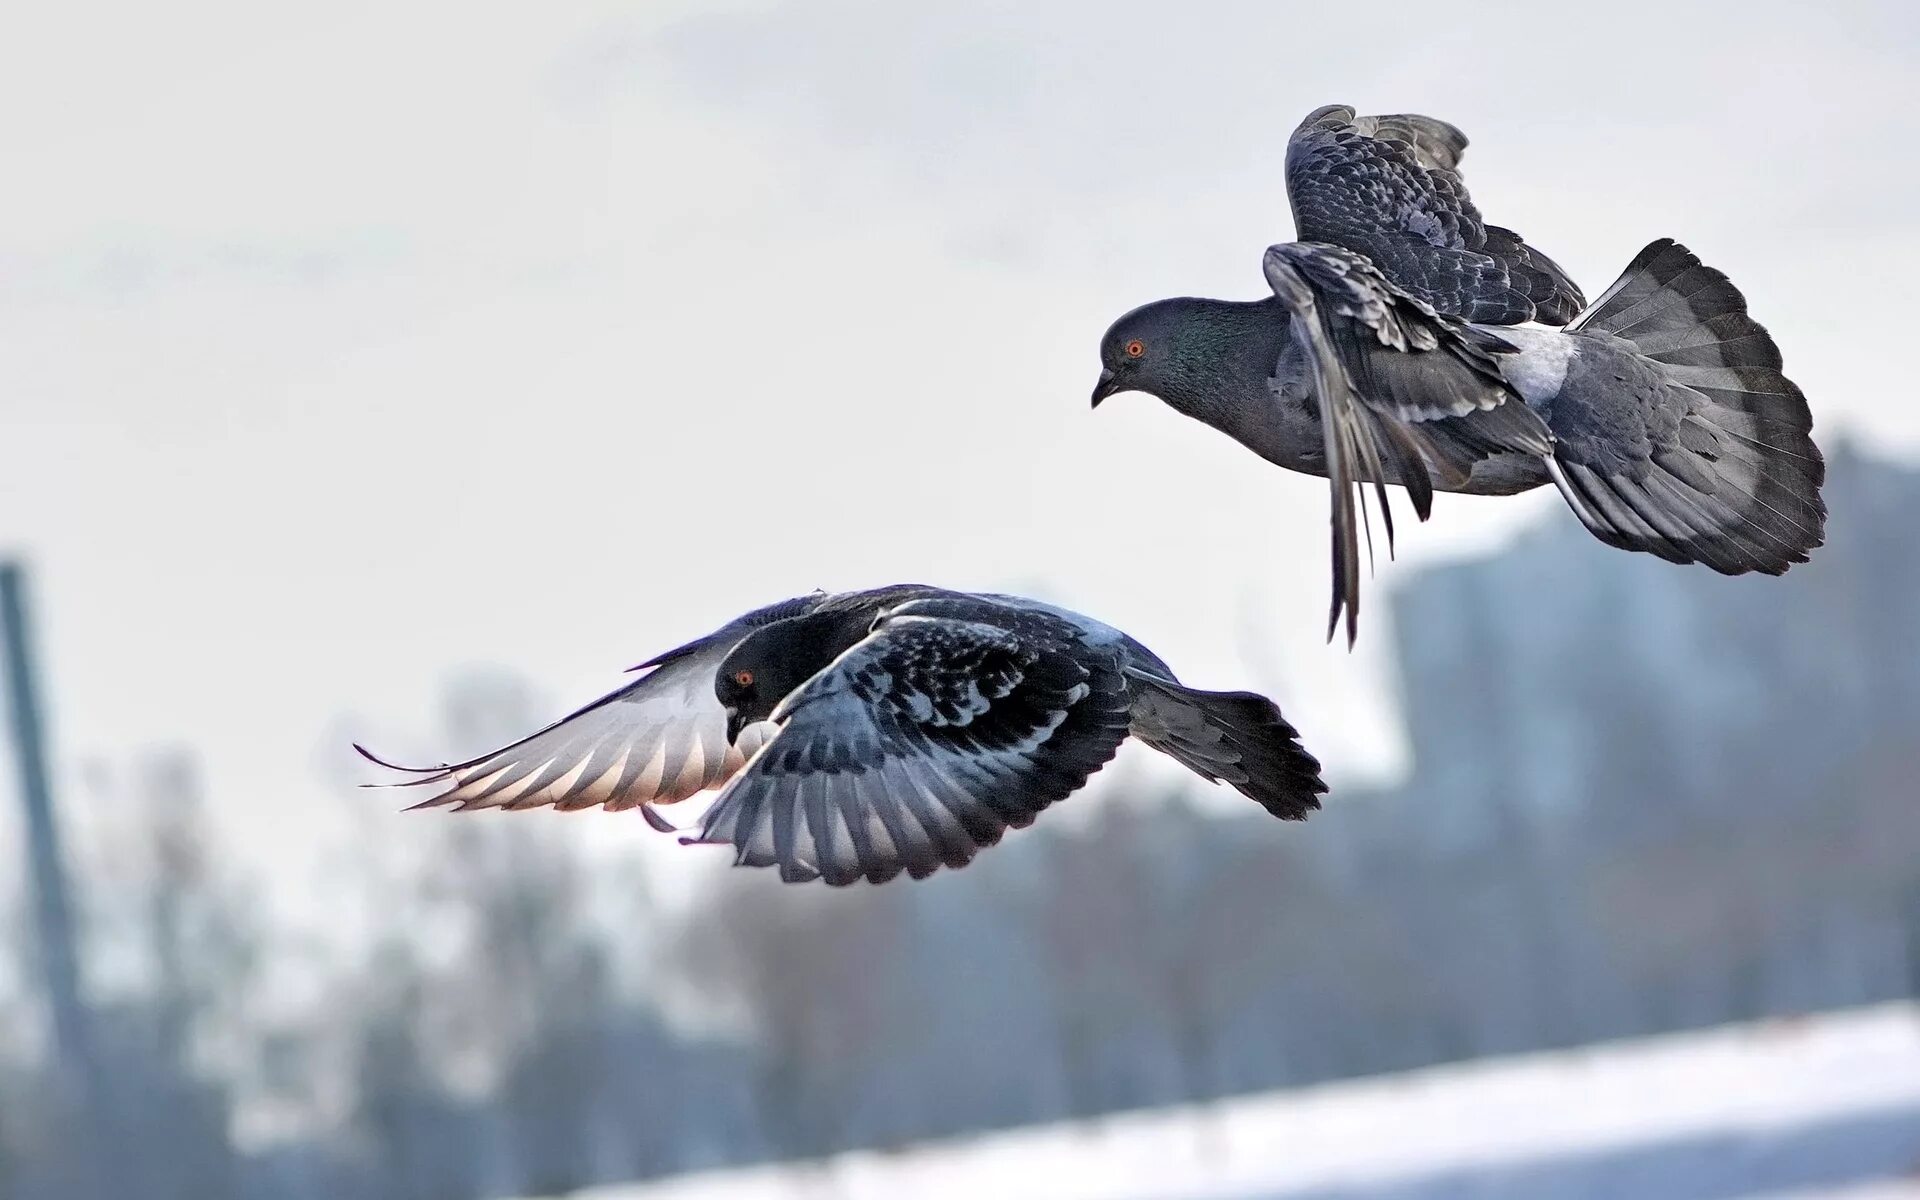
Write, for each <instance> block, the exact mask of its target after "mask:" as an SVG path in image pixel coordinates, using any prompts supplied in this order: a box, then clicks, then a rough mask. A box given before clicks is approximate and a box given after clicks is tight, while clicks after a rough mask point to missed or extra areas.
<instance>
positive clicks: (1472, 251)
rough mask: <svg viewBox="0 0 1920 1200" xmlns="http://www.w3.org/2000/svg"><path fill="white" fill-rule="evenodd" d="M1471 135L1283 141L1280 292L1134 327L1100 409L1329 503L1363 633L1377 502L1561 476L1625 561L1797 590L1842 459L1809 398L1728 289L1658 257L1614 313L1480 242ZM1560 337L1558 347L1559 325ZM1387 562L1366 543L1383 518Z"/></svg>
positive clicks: (1511, 488) (1177, 308)
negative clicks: (1830, 465) (1463, 164)
mask: <svg viewBox="0 0 1920 1200" xmlns="http://www.w3.org/2000/svg"><path fill="white" fill-rule="evenodd" d="M1466 145H1467V139H1466V135H1464V134H1462V133H1461V132H1460V131H1459V130H1458V129H1456V128H1454V127H1453V126H1452V125H1449V124H1447V123H1446V122H1444V121H1438V120H1435V119H1434V118H1432V117H1424V116H1417V115H1412V114H1398V115H1391V116H1376V117H1362V116H1357V115H1355V112H1354V110H1353V109H1352V108H1349V107H1346V106H1343V105H1330V106H1328V107H1325V108H1321V109H1318V110H1316V111H1314V112H1313V113H1311V114H1310V115H1309V116H1308V117H1307V119H1306V120H1305V121H1303V122H1302V123H1301V125H1300V127H1299V128H1298V129H1296V130H1295V131H1294V133H1293V136H1292V138H1291V140H1290V141H1289V143H1288V147H1287V166H1286V173H1287V190H1288V193H1289V195H1290V197H1291V199H1292V202H1293V212H1294V224H1295V226H1296V233H1297V235H1298V237H1299V240H1298V241H1296V242H1290V243H1285V244H1281V245H1277V246H1272V247H1269V248H1268V250H1267V252H1266V255H1265V258H1264V260H1263V264H1262V265H1263V273H1264V275H1265V277H1266V282H1267V285H1268V289H1269V291H1270V293H1271V294H1270V295H1268V296H1265V297H1262V298H1261V299H1258V300H1252V301H1244V302H1237V301H1227V300H1207V299H1195V298H1177V299H1171V300H1161V301H1157V302H1155V303H1152V304H1148V305H1145V306H1143V307H1141V308H1137V309H1134V310H1133V311H1132V312H1129V313H1127V314H1126V315H1124V316H1122V317H1121V318H1120V319H1119V320H1117V321H1115V322H1114V323H1113V325H1112V327H1111V328H1109V329H1108V330H1107V332H1106V335H1105V336H1104V337H1103V338H1102V340H1101V345H1100V360H1101V370H1100V380H1099V383H1098V385H1097V386H1096V387H1095V388H1094V392H1093V403H1094V405H1095V407H1098V406H1099V404H1100V402H1101V401H1102V400H1104V399H1106V398H1107V397H1108V396H1111V395H1113V394H1114V393H1116V392H1126V391H1139V392H1146V393H1148V394H1150V395H1154V396H1157V397H1159V398H1160V399H1161V400H1162V401H1164V402H1165V403H1167V404H1168V405H1170V406H1171V407H1173V408H1174V409H1176V410H1178V411H1179V412H1182V413H1185V414H1186V415H1187V416H1190V417H1193V418H1195V419H1196V420H1199V421H1203V422H1205V423H1206V424H1208V425H1211V426H1213V427H1214V428H1216V429H1218V430H1220V431H1221V432H1223V433H1225V434H1227V435H1228V436H1229V437H1232V438H1233V439H1234V440H1236V441H1238V442H1240V443H1241V444H1242V445H1244V446H1246V447H1247V448H1248V449H1250V450H1252V451H1253V452H1254V453H1256V454H1258V455H1260V456H1261V457H1262V458H1265V459H1266V460H1267V461H1269V462H1272V463H1274V464H1276V465H1278V466H1282V467H1286V468H1288V469H1289V470H1294V471H1301V472H1305V473H1307V474H1310V475H1320V476H1324V477H1325V478H1326V479H1327V480H1328V483H1329V485H1330V488H1331V491H1332V497H1333V504H1332V526H1333V604H1332V609H1331V612H1330V614H1329V617H1328V628H1327V634H1328V637H1329V638H1331V637H1333V636H1334V635H1335V633H1336V632H1337V631H1338V630H1339V627H1340V622H1341V618H1342V615H1343V614H1344V616H1345V619H1346V630H1347V643H1348V645H1349V646H1351V645H1352V644H1353V642H1354V640H1355V638H1356V637H1357V636H1358V620H1359V608H1360V578H1359V575H1360V573H1359V535H1358V532H1357V529H1358V527H1359V526H1361V525H1362V524H1365V523H1367V522H1368V521H1369V518H1368V515H1367V507H1366V495H1365V487H1364V485H1367V484H1371V485H1373V489H1374V492H1375V494H1376V496H1377V498H1378V502H1379V506H1380V509H1381V517H1382V522H1383V525H1384V528H1385V533H1386V542H1387V546H1388V549H1389V551H1391V549H1392V546H1393V514H1392V510H1391V508H1390V507H1388V503H1387V493H1386V490H1385V485H1386V484H1390V483H1391V484H1398V485H1400V486H1402V487H1404V488H1405V489H1406V490H1407V494H1408V498H1409V499H1410V501H1411V502H1412V504H1413V508H1414V511H1415V513H1416V514H1417V515H1418V516H1419V518H1420V519H1421V520H1423V521H1424V520H1426V519H1427V517H1428V516H1429V515H1430V513H1431V511H1432V504H1433V493H1434V491H1435V490H1440V491H1451V492H1465V493H1470V494H1473V495H1491V496H1505V495H1512V494H1514V493H1517V492H1523V491H1527V490H1529V489H1532V488H1535V487H1540V486H1542V485H1544V484H1547V483H1552V484H1553V485H1554V486H1555V487H1557V488H1558V489H1559V491H1560V493H1561V495H1562V496H1563V497H1564V498H1565V499H1566V501H1567V504H1568V506H1569V507H1570V508H1572V509H1573V512H1574V515H1575V516H1576V517H1577V518H1578V519H1579V520H1580V522H1581V523H1582V524H1583V525H1584V526H1586V528H1587V529H1588V530H1589V531H1591V532H1592V533H1593V534H1594V536H1595V537H1597V538H1599V539H1600V540H1601V541H1602V542H1605V543H1606V544H1607V545H1610V546H1616V547H1619V548H1620V549H1623V550H1636V551H1642V552H1645V553H1649V554H1654V555H1658V556H1659V557H1661V558H1663V559H1666V560H1667V561H1669V562H1674V563H1704V564H1705V565H1706V566H1708V567H1711V568H1712V569H1714V570H1716V571H1719V572H1721V573H1722V574H1726V575H1740V574H1745V573H1748V572H1762V573H1765V574H1768V575H1778V574H1781V573H1782V572H1784V571H1786V570H1787V569H1788V568H1789V567H1790V566H1792V565H1793V564H1795V563H1801V562H1805V561H1807V557H1808V555H1809V554H1810V553H1811V551H1812V550H1813V549H1814V548H1815V547H1817V546H1819V545H1820V544H1821V543H1822V541H1823V540H1824V538H1825V529H1826V504H1825V502H1824V500H1823V499H1822V498H1821V495H1820V489H1821V486H1822V485H1823V484H1824V482H1825V479H1826V466H1825V462H1824V460H1823V458H1822V456H1821V453H1820V450H1819V447H1817V446H1816V445H1814V442H1813V439H1812V436H1811V429H1812V417H1811V415H1810V413H1809V412H1808V409H1807V402H1806V398H1805V397H1804V396H1803V395H1802V394H1801V392H1800V389H1799V388H1798V387H1797V386H1795V385H1794V383H1793V382H1792V381H1791V380H1789V379H1788V378H1787V377H1786V376H1785V375H1784V374H1782V372H1781V358H1780V351H1779V349H1778V348H1777V347H1776V346H1775V345H1774V341H1773V338H1772V337H1771V336H1770V335H1769V334H1768V333H1767V331H1766V330H1765V329H1764V328H1762V327H1761V325H1760V324H1759V323H1758V322H1756V321H1755V320H1754V319H1753V318H1752V317H1750V316H1748V315H1747V305H1746V300H1745V298H1744V297H1743V296H1742V295H1741V294H1740V291H1739V289H1737V288H1736V287H1734V285H1733V284H1732V283H1731V282H1729V281H1728V279H1727V277H1726V276H1725V275H1724V274H1722V273H1721V272H1719V271H1717V270H1714V269H1713V268H1712V267H1708V266H1705V265H1704V264H1702V263H1701V261H1700V260H1699V258H1698V257H1696V256H1695V255H1694V254H1693V253H1692V252H1691V251H1689V250H1688V249H1687V248H1686V247H1684V246H1682V245H1680V244H1678V243H1677V242H1675V241H1673V240H1671V239H1661V240H1659V241H1656V242H1653V243H1652V244H1650V245H1648V246H1647V247H1646V248H1645V249H1643V250H1642V251H1641V252H1640V253H1639V254H1638V255H1637V256H1636V257H1635V258H1634V259H1633V260H1632V262H1631V263H1629V264H1628V266H1627V268H1626V270H1625V272H1624V273H1623V274H1622V275H1621V276H1620V278H1619V280H1617V281H1616V282H1615V283H1614V284H1613V286H1611V287H1609V288H1608V289H1607V290H1606V291H1605V292H1604V293H1602V294H1601V296H1600V297H1599V299H1597V300H1595V301H1594V302H1593V303H1591V304H1588V303H1587V302H1586V301H1585V299H1584V297H1583V296H1582V294H1581V292H1580V289H1579V287H1578V286H1576V285H1575V284H1574V282H1573V281H1572V280H1571V279H1570V278H1568V276H1567V274H1566V272H1565V271H1563V270H1561V269H1560V267H1559V266H1558V265H1556V264H1555V263H1554V262H1553V261H1552V260H1551V259H1549V258H1547V257H1546V256H1545V255H1544V254H1542V253H1540V252H1539V251H1538V250H1535V249H1534V248H1533V247H1531V246H1529V245H1527V244H1526V242H1525V241H1524V240H1523V239H1522V238H1521V237H1520V235H1518V234H1516V233H1514V232H1513V231H1511V230H1508V229H1504V228H1502V227H1500V226H1496V225H1488V224H1486V223H1485V222H1484V221H1483V220H1482V219H1481V217H1480V214H1479V211H1478V210H1477V209H1476V208H1475V207H1474V205H1473V201H1472V200H1471V199H1470V198H1469V197H1468V195H1467V191H1466V188H1465V186H1464V185H1463V184H1462V183H1461V181H1460V176H1459V174H1458V171H1457V168H1458V165H1459V161H1460V156H1461V154H1462V152H1463V151H1464V150H1465V149H1466ZM1553 326H1559V328H1553ZM1367 536H1368V541H1369V546H1371V537H1372V530H1371V526H1370V524H1368V525H1367Z"/></svg>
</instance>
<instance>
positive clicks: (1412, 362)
mask: <svg viewBox="0 0 1920 1200" xmlns="http://www.w3.org/2000/svg"><path fill="white" fill-rule="evenodd" d="M1264 267H1265V271H1266V276H1267V283H1268V284H1269V285H1270V286H1271V287H1272V288H1273V293H1274V295H1275V296H1276V297H1278V298H1279V300H1280V302H1281V303H1282V304H1283V305H1285V306H1286V308H1287V311H1288V314H1289V316H1290V317H1291V320H1289V321H1288V328H1289V329H1290V331H1291V333H1292V336H1293V341H1294V345H1295V346H1296V347H1297V349H1298V350H1299V351H1300V352H1301V353H1302V354H1303V355H1304V357H1305V360H1306V363H1307V368H1308V377H1309V379H1310V380H1311V381H1312V387H1313V391H1314V394H1315V398H1316V400H1317V401H1318V407H1319V414H1320V427H1321V432H1322V436H1323V438H1324V439H1325V455H1326V465H1327V482H1328V485H1329V487H1330V489H1331V491H1332V496H1333V608H1332V612H1331V615H1330V616H1329V618H1328V629H1327V635H1328V636H1329V637H1331V636H1332V635H1333V633H1334V631H1335V629H1337V628H1338V627H1339V624H1340V618H1341V614H1342V613H1343V612H1344V613H1345V615H1346V623H1347V642H1348V644H1349V645H1351V644H1352V643H1353V640H1354V638H1355V637H1356V636H1357V634H1358V620H1359V609H1360V548H1359V526H1360V523H1361V521H1362V520H1363V519H1364V517H1365V496H1364V493H1363V492H1362V490H1361V485H1362V484H1363V483H1365V482H1371V483H1372V484H1373V485H1374V489H1375V491H1376V493H1377V495H1378V498H1379V501H1380V509H1381V516H1382V520H1383V523H1384V525H1385V527H1386V534H1387V548H1388V551H1389V553H1391V552H1392V548H1393V514H1392V511H1391V509H1390V508H1389V507H1388V505H1387V495H1386V489H1385V486H1384V485H1385V483H1387V482H1388V481H1393V482H1398V483H1400V484H1402V485H1404V486H1405V487H1406V488H1407V490H1408V492H1409V493H1410V494H1411V496H1412V498H1413V503H1414V508H1415V510H1416V511H1417V512H1418V514H1419V516H1420V519H1421V520H1423V521H1424V520H1426V518H1427V515H1428V513H1429V512H1430V511H1431V507H1432V503H1433V479H1432V475H1431V472H1432V471H1436V470H1437V471H1439V472H1441V473H1442V474H1443V476H1446V477H1449V478H1450V479H1458V478H1463V477H1464V472H1466V471H1468V470H1470V469H1471V466H1472V463H1473V462H1474V461H1475V460H1476V459H1478V458H1481V457H1484V456H1485V455H1486V454H1489V453H1493V452H1500V451H1509V452H1518V453H1527V454H1535V455H1546V454H1550V453H1552V450H1553V436H1552V434H1551V433H1549V432H1548V430H1547V427H1546V424H1545V423H1544V422H1543V421H1541V419H1540V418H1539V416H1538V415H1537V414H1535V413H1534V412H1533V411H1532V410H1531V409H1529V408H1527V406H1526V405H1525V403H1523V402H1522V401H1521V400H1520V399H1519V397H1517V396H1515V395H1514V394H1513V392H1512V391H1510V390H1509V389H1508V387H1507V385H1506V383H1505V382H1504V381H1503V380H1502V378H1501V375H1500V368H1499V362H1498V358H1499V356H1500V355H1502V354H1509V353H1512V352H1513V347H1512V346H1510V345H1508V344H1507V343H1506V342H1504V341H1501V340H1500V339H1499V338H1498V337H1496V336H1495V335H1493V334H1490V333H1486V332H1483V331H1481V330H1478V329H1475V328H1473V327H1472V326H1470V325H1467V324H1465V323H1464V322H1462V321H1459V320H1457V319H1455V318H1451V317H1446V316H1443V315H1441V314H1439V313H1437V312H1435V311H1434V309H1433V308H1432V307H1431V306H1430V305H1428V304H1426V303H1425V302H1423V301H1421V300H1420V299H1418V298H1417V297H1415V296H1412V295H1410V294H1408V293H1407V292H1406V291H1404V290H1402V289H1400V288H1398V287H1396V286H1395V285H1394V284H1393V283H1391V282H1390V281H1389V280H1388V279H1387V278H1386V277H1385V276H1384V275H1383V274H1382V273H1381V272H1380V271H1379V269H1378V268H1376V267H1375V266H1374V264H1373V263H1372V262H1371V261H1370V260H1368V259H1367V258H1365V257H1363V256H1361V255H1359V254H1355V253H1353V252H1352V251H1350V250H1344V249H1341V248H1339V247H1337V246H1318V245H1311V244H1307V243H1301V242H1293V243H1287V244H1283V245H1279V246H1273V247H1270V248H1269V249H1268V250H1267V255H1266V260H1265V264H1264Z"/></svg>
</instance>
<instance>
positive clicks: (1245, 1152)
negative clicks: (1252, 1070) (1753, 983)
mask: <svg viewBox="0 0 1920 1200" xmlns="http://www.w3.org/2000/svg"><path fill="white" fill-rule="evenodd" d="M1907 1111H1911V1113H1912V1114H1913V1118H1914V1128H1915V1133H1914V1146H1915V1154H1916V1161H1915V1162H1913V1163H1911V1164H1908V1166H1910V1167H1920V1005H1915V1004H1911V1003H1901V1004H1890V1005H1883V1006H1879V1007H1874V1008H1869V1009H1861V1010H1855V1011H1852V1012H1846V1013H1837V1014H1828V1015H1823V1016H1819V1017H1808V1018H1801V1019H1794V1020H1785V1021H1768V1022H1761V1023H1757V1024H1752V1025H1741V1026H1728V1027H1723V1028H1720V1029H1715V1030H1710V1031H1706V1032H1701V1033H1688V1034H1679V1035H1673V1036H1668V1037H1661V1038H1652V1039H1646V1040H1641V1041H1634V1042H1624V1043H1614V1044H1609V1045H1601V1046H1595V1047H1588V1048H1584V1049H1580V1050H1574V1051H1564V1052H1555V1053H1549V1054H1539V1055H1531V1056H1527V1057H1523V1058H1514V1059H1506V1060H1495V1061H1486V1062H1480V1063H1473V1064H1466V1065H1458V1066H1449V1067H1442V1068H1435V1069H1431V1070H1426V1071H1418V1072H1412V1073H1408V1074H1405V1075H1396V1076H1388V1077H1381V1078H1376V1079H1371V1080H1364V1081H1358V1082H1347V1083H1340V1084H1332V1085H1326V1086H1320V1087H1314V1088H1306V1089H1301V1090H1298V1091H1288V1092H1275V1093H1268V1094H1265V1095H1259V1096H1252V1097H1246V1098H1241V1099H1236V1100H1231V1101H1226V1102H1223V1103H1222V1104H1220V1105H1218V1106H1216V1108H1215V1109H1214V1110H1213V1113H1212V1116H1211V1117H1210V1118H1208V1121H1209V1122H1210V1123H1201V1122H1199V1121H1197V1120H1196V1118H1195V1116H1194V1114H1193V1113H1192V1112H1191V1111H1179V1110H1174V1111H1168V1110H1160V1111H1152V1112H1142V1113H1135V1114H1128V1115H1122V1116H1117V1117H1113V1118H1110V1119H1107V1120H1105V1121H1102V1122H1100V1123H1099V1124H1098V1125H1097V1126H1071V1125H1061V1126H1048V1127H1037V1128H1033V1129H1027V1130H1018V1131H1013V1132H1007V1133H998V1134H991V1135H987V1136H983V1137H980V1138H976V1139H971V1140H967V1141H956V1142H950V1143H944V1144H938V1145H929V1146H925V1147H920V1148H917V1149H914V1150H910V1151H905V1152H900V1153H894V1154H885V1153H879V1152H860V1153H853V1154H846V1155H842V1156H840V1157H838V1158H836V1159H834V1160H833V1161H832V1163H831V1164H830V1167H829V1168H828V1169H829V1170H831V1172H832V1174H833V1180H832V1182H831V1183H830V1184H828V1183H826V1181H825V1180H824V1178H823V1176H824V1174H825V1171H822V1170H819V1169H816V1170H813V1171H796V1170H795V1169H793V1168H791V1167H758V1168H749V1169H743V1170H729V1171H718V1172H709V1173H702V1174H697V1175H690V1176H682V1177H680V1178H677V1179H671V1180H666V1181H663V1182H658V1183H652V1184H646V1185H639V1186H622V1187H614V1188H602V1189H595V1190H591V1191H588V1192H584V1193H577V1194H576V1195H578V1196H582V1197H587V1198H590V1200H788V1198H789V1197H792V1198H796V1200H798V1198H801V1197H818V1196H833V1197H837V1198H839V1200H892V1198H894V1197H902V1196H910V1197H919V1198H936V1200H937V1198H939V1197H947V1196H952V1197H968V1198H974V1197H1014V1196H1036V1197H1039V1196H1044V1197H1048V1198H1049V1200H1149V1198H1153V1200H1229V1198H1242V1197H1254V1196H1263V1197H1277V1196H1284V1195H1287V1194H1290V1193H1293V1192H1296V1191H1301V1190H1305V1189H1309V1188H1335V1187H1364V1186H1368V1185H1380V1184H1388V1183H1393V1182H1396V1181H1413V1180H1418V1179H1420V1178H1421V1177H1424V1176H1433V1175H1444V1174H1447V1173H1449V1172H1455V1171H1461V1170H1467V1169H1471V1170H1475V1171H1480V1172H1485V1171H1487V1170H1489V1169H1492V1170H1494V1171H1499V1170H1501V1169H1504V1168H1508V1167H1511V1168H1516V1169H1517V1168H1521V1167H1526V1166H1528V1165H1532V1164H1539V1163H1547V1162H1551V1161H1553V1160H1556V1159H1564V1158H1567V1157H1569V1156H1581V1155H1589V1154H1604V1153H1607V1152H1614V1151H1631V1150H1632V1149H1634V1148H1635V1147H1638V1146H1649V1147H1651V1146H1655V1145H1658V1144H1660V1143H1663V1142H1669V1141H1672V1140H1675V1139H1685V1138H1697V1137H1711V1136H1715V1135H1725V1136H1736V1137H1743V1138H1751V1139H1754V1140H1755V1141H1756V1142H1758V1143H1759V1144H1766V1143H1767V1141H1768V1139H1770V1138H1771V1139H1777V1138H1778V1137H1779V1136H1780V1135H1783V1134H1787V1133H1791V1132H1794V1131H1797V1130H1805V1129H1809V1128H1813V1127H1817V1126H1820V1125H1822V1124H1825V1123H1828V1122H1834V1121H1844V1120H1846V1119H1848V1118H1867V1117H1871V1116H1874V1115H1875V1114H1887V1113H1903V1112H1907ZM1870 1170H1872V1168H1867V1169H1865V1170H1863V1172H1862V1174H1863V1175H1865V1174H1867V1173H1868V1172H1869V1171H1870ZM1880 1173H1883V1174H1884V1173H1886V1168H1881V1169H1880ZM1841 1177H1842V1178H1844V1176H1841ZM1861 1182H1862V1183H1863V1184H1865V1183H1869V1181H1867V1180H1862V1181H1861ZM1887 1188H1891V1189H1893V1190H1884V1189H1887ZM1791 1195H1792V1196H1794V1197H1798V1198H1799V1200H1811V1198H1812V1197H1815V1196H1832V1197H1839V1196H1848V1197H1856V1196H1857V1197H1858V1198H1859V1200H1887V1198H1892V1197H1907V1196H1915V1197H1920V1188H1916V1187H1914V1186H1913V1184H1912V1183H1911V1181H1908V1182H1905V1183H1892V1182H1890V1183H1886V1184H1871V1185H1870V1186H1867V1188H1866V1190H1864V1191H1846V1190H1844V1189H1843V1190H1841V1191H1832V1190H1829V1191H1825V1192H1822V1191H1818V1190H1814V1191H1800V1192H1794V1193H1791ZM1787 1196H1788V1193H1785V1192H1783V1193H1781V1194H1780V1196H1779V1197H1778V1200H1786V1198H1787Z"/></svg>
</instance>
